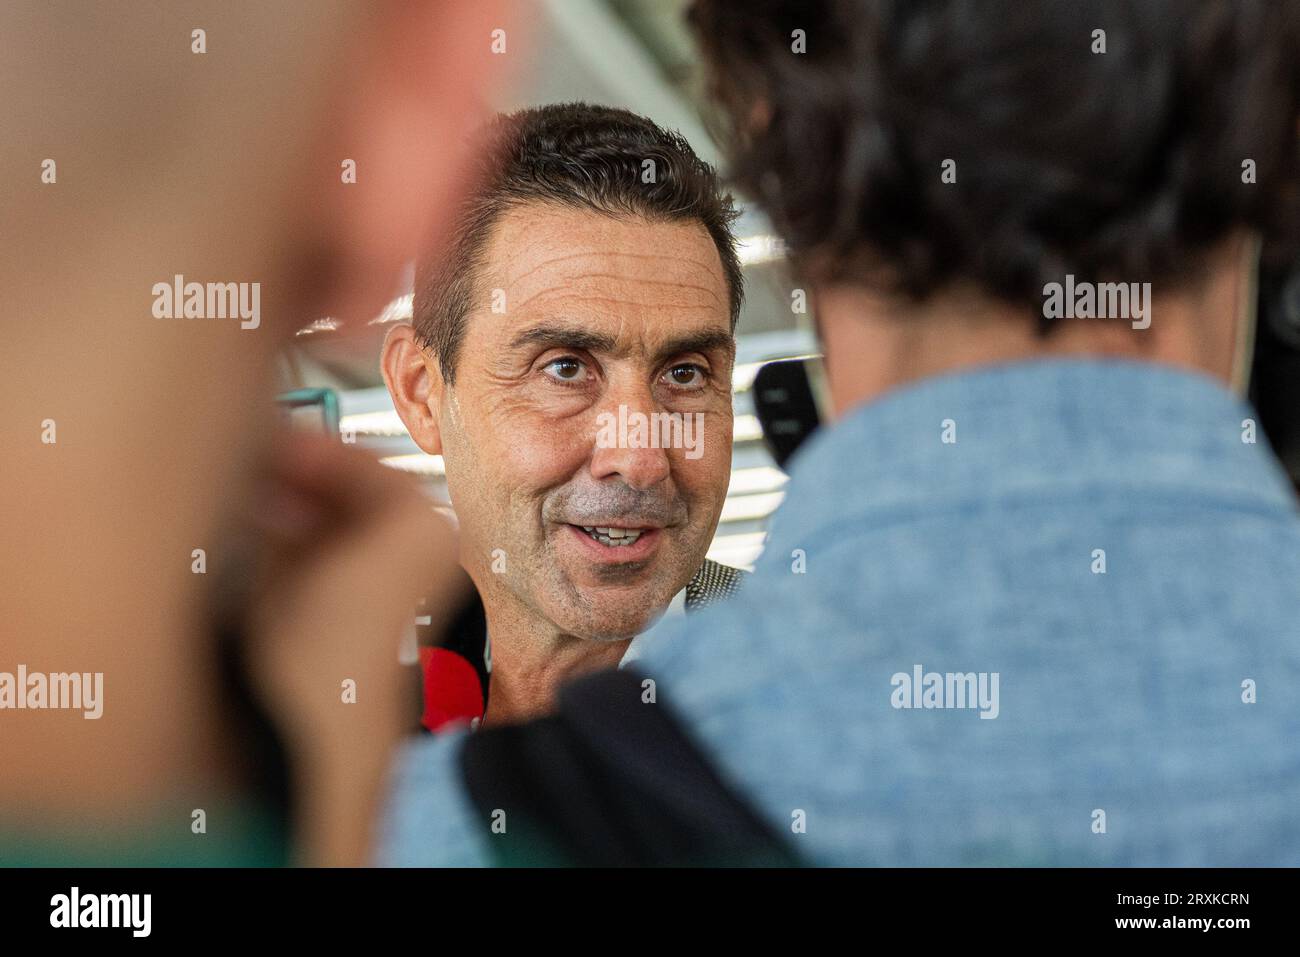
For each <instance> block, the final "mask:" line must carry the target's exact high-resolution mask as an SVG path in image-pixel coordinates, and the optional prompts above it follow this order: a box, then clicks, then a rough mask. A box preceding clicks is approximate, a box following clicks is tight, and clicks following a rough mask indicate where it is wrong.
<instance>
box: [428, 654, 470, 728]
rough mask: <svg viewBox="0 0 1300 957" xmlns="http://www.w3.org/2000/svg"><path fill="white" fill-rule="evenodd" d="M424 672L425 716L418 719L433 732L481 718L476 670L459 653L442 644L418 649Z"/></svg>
mask: <svg viewBox="0 0 1300 957" xmlns="http://www.w3.org/2000/svg"><path fill="white" fill-rule="evenodd" d="M420 670H421V672H423V674H424V716H423V717H422V718H421V719H420V723H421V724H423V725H424V727H425V728H427V729H428V730H429V731H432V732H434V733H435V734H436V733H437V732H439V731H441V730H443V729H445V728H449V727H452V726H454V725H459V724H465V723H469V722H475V721H478V720H481V719H482V718H483V690H482V687H481V686H480V683H479V676H478V672H477V671H475V670H474V666H473V665H471V664H470V663H469V662H468V661H466V660H465V658H464V657H463V656H461V655H458V654H456V652H454V651H448V650H447V649H445V648H428V647H424V648H421V649H420Z"/></svg>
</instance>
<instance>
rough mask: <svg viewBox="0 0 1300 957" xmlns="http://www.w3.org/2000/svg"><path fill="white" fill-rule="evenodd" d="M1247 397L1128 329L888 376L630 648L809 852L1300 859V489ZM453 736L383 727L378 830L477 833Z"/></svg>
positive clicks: (396, 834) (989, 858)
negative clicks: (391, 771)
mask: <svg viewBox="0 0 1300 957" xmlns="http://www.w3.org/2000/svg"><path fill="white" fill-rule="evenodd" d="M1253 416H1254V413H1253V412H1252V410H1251V409H1250V408H1249V406H1247V405H1245V404H1243V403H1242V402H1240V401H1239V400H1237V399H1236V398H1235V397H1234V396H1233V395H1231V394H1230V393H1229V392H1228V391H1227V390H1225V389H1224V388H1223V387H1222V386H1220V385H1219V384H1218V383H1217V382H1215V381H1213V380H1211V379H1209V378H1206V377H1203V376H1200V375H1197V374H1193V373H1188V372H1183V371H1178V370H1174V369H1172V368H1166V367H1160V366H1155V365H1150V364H1144V363H1136V362H1127V361H1091V360H1052V361H1036V362H1025V363H1018V364H1009V365H1003V366H991V367H983V368H979V369H976V370H972V371H966V372H963V373H960V374H954V375H948V376H942V377H935V378H930V379H925V380H922V381H919V382H916V383H914V384H912V385H910V386H907V387H905V388H901V389H898V390H896V391H894V392H891V393H889V394H887V395H885V396H883V397H882V398H880V399H879V400H878V401H875V402H873V403H870V404H869V405H866V406H864V407H862V408H860V409H857V410H855V411H854V412H852V413H851V414H850V415H848V416H846V417H845V418H844V419H843V420H841V421H840V422H838V423H836V424H835V425H834V426H833V427H829V428H825V429H823V430H821V431H820V432H819V434H818V435H816V436H815V437H814V439H813V440H812V441H810V442H809V444H808V446H807V448H806V449H804V450H801V452H800V453H799V455H798V456H797V457H796V460H795V462H794V463H793V468H792V474H791V480H790V483H789V485H788V486H787V496H786V500H785V502H784V504H783V505H782V507H781V509H780V510H779V511H778V513H777V514H776V516H775V518H774V520H773V525H772V530H771V535H770V538H769V541H768V545H767V548H766V550H765V551H764V553H763V555H762V557H761V558H760V560H759V562H758V564H757V566H756V567H755V569H754V574H753V575H752V576H750V578H749V580H748V581H747V582H746V584H745V586H744V588H743V589H742V592H741V594H740V596H739V597H738V598H737V599H735V600H733V601H732V602H731V603H728V604H725V605H719V606H716V607H714V608H711V609H709V610H707V611H705V612H702V613H701V614H699V615H697V616H695V617H693V618H692V619H689V620H687V621H678V622H670V623H664V625H662V626H661V627H660V628H659V629H657V630H656V632H655V633H653V634H652V635H651V636H650V640H648V641H647V642H646V643H645V650H644V654H643V657H642V658H641V660H640V661H639V662H638V665H637V666H638V667H639V668H640V669H641V670H643V671H645V672H646V673H647V674H649V675H650V676H652V677H653V678H654V679H655V681H656V689H657V699H658V701H659V703H661V704H663V705H664V706H666V707H667V708H670V709H671V710H672V711H673V712H674V713H675V714H676V715H678V716H679V718H681V719H682V720H683V721H684V723H685V726H686V728H687V729H688V731H689V733H691V734H692V736H693V737H694V738H695V740H696V741H697V742H698V743H699V744H700V745H701V746H702V747H703V748H704V750H705V751H706V753H708V754H709V755H710V756H711V757H712V759H713V760H714V761H715V762H716V763H717V765H718V767H719V770H720V771H721V773H722V774H723V776H724V778H725V779H727V780H729V781H730V782H731V783H732V784H734V785H735V786H737V787H738V788H739V789H740V791H741V792H742V793H744V794H745V795H746V796H747V797H748V799H749V800H750V801H751V803H752V804H753V805H754V806H755V808H756V809H757V811H758V812H759V813H760V814H761V815H762V816H763V817H764V818H766V820H767V821H768V822H769V823H770V824H771V825H772V826H773V827H774V828H776V829H777V832H778V833H782V834H785V835H787V836H788V839H789V841H790V843H791V846H792V847H793V848H794V849H795V851H796V852H798V853H800V854H802V855H803V856H804V857H805V859H806V860H808V861H810V862H813V863H822V864H881V865H964V864H971V865H984V864H987V865H1067V864H1068V865H1173V866H1186V865H1293V866H1294V865H1296V864H1300V516H1298V515H1297V509H1296V501H1295V498H1294V495H1293V492H1292V490H1291V487H1290V484H1289V483H1288V481H1287V480H1286V478H1285V476H1284V475H1283V474H1282V472H1281V470H1280V468H1279V467H1278V465H1277V464H1276V462H1275V460H1274V459H1273V457H1272V455H1271V454H1270V452H1269V450H1268V447H1267V445H1266V442H1265V440H1264V438H1263V436H1262V435H1258V437H1257V438H1258V441H1256V442H1253V443H1252V442H1249V441H1245V439H1249V438H1250V437H1251V436H1250V433H1249V429H1250V426H1249V425H1248V424H1247V423H1246V420H1252V419H1253ZM995 676H996V677H995ZM995 691H996V694H994V692H995ZM981 693H982V694H983V697H981ZM462 738H463V736H461V735H452V736H447V737H442V738H438V739H434V740H426V741H421V742H419V743H416V744H414V745H412V746H411V747H410V748H409V749H408V750H407V752H406V753H405V754H404V755H403V756H402V758H401V760H400V762H399V765H398V768H397V771H396V774H395V780H394V791H393V797H392V801H391V803H390V812H389V815H388V817H387V820H386V825H385V828H384V837H383V841H382V846H381V851H380V860H381V862H383V863H388V864H444V863H445V864H477V863H485V862H486V860H487V857H486V848H487V844H486V842H487V841H490V840H491V839H492V835H491V833H490V830H489V828H488V822H487V821H486V820H479V818H478V817H477V816H475V815H472V814H471V813H470V811H469V808H468V805H467V804H466V802H465V798H464V796H463V793H462V791H461V788H460V785H459V779H458V773H457V767H456V762H455V751H456V749H457V748H458V747H459V746H460V744H461V742H462Z"/></svg>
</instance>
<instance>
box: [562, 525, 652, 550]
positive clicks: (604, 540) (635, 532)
mask: <svg viewBox="0 0 1300 957" xmlns="http://www.w3.org/2000/svg"><path fill="white" fill-rule="evenodd" d="M574 527H575V528H580V529H582V530H583V531H584V532H586V533H587V535H588V536H589V537H590V538H592V539H594V540H595V541H598V542H600V544H602V545H608V546H609V547H611V548H624V547H626V546H628V545H634V544H636V540H637V539H638V538H640V537H641V536H642V534H644V532H645V531H646V529H643V528H609V527H605V526H601V525H576V526H574Z"/></svg>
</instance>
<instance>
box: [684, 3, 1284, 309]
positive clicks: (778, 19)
mask: <svg viewBox="0 0 1300 957" xmlns="http://www.w3.org/2000/svg"><path fill="white" fill-rule="evenodd" d="M688 16H689V19H690V22H691V23H692V25H693V28H694V31H695V33H696V35H697V39H698V42H699V44H700V46H701V47H702V50H703V55H704V59H705V61H706V63H707V66H708V70H707V72H708V74H709V82H710V85H711V87H712V89H713V92H714V93H715V95H716V97H717V100H718V101H719V103H720V104H721V110H720V112H719V118H720V119H721V124H720V125H721V127H722V129H721V135H722V137H723V139H724V140H725V141H726V145H727V151H728V153H729V154H730V158H731V161H732V163H733V168H732V170H731V172H732V175H733V177H734V179H735V180H736V182H737V185H738V186H739V187H740V188H741V189H742V190H743V191H744V192H746V193H748V194H749V195H750V196H751V197H752V198H754V199H755V200H757V201H758V203H759V205H761V206H763V207H764V208H765V209H766V210H767V211H768V212H769V213H770V215H771V216H772V218H773V221H774V223H775V226H776V229H777V231H778V232H779V233H781V234H782V236H783V238H784V239H785V240H786V244H787V247H788V248H789V250H790V252H791V254H792V257H793V259H794V260H795V265H796V267H798V268H799V269H800V271H801V272H804V273H805V274H806V275H808V276H809V277H810V278H811V279H812V280H813V281H814V282H816V281H822V282H848V283H857V284H861V285H866V286H869V287H872V288H876V289H879V290H881V291H884V292H886V293H890V294H905V295H906V296H907V297H910V298H911V299H913V300H922V299H925V298H927V297H928V296H930V295H932V294H933V293H936V292H938V291H940V290H942V289H944V288H945V287H952V286H955V285H958V284H965V283H973V284H975V285H976V286H978V287H980V288H982V289H984V290H985V291H987V292H990V293H992V294H993V295H995V296H997V297H999V298H1001V299H1003V300H1006V301H1011V302H1013V303H1020V304H1024V305H1026V306H1030V305H1032V306H1033V309H1034V314H1035V315H1037V316H1038V317H1039V318H1040V322H1042V323H1043V325H1042V326H1041V329H1042V330H1043V331H1044V332H1046V331H1048V328H1049V325H1050V321H1048V320H1046V319H1044V318H1043V316H1042V314H1043V310H1042V308H1041V306H1042V289H1043V286H1044V285H1045V284H1046V283H1047V282H1050V281H1054V280H1059V279H1060V278H1061V276H1062V275H1063V274H1065V273H1075V274H1081V275H1087V276H1089V277H1090V278H1096V279H1101V280H1113V279H1124V280H1126V281H1133V280H1134V279H1135V278H1136V277H1142V278H1143V279H1144V280H1148V281H1156V282H1160V281H1165V280H1168V281H1171V282H1173V283H1174V284H1175V285H1180V286H1181V285H1183V284H1184V283H1188V282H1190V281H1192V280H1194V277H1195V275H1196V273H1197V271H1198V268H1199V267H1200V266H1202V265H1203V263H1204V254H1205V253H1206V252H1207V251H1208V250H1209V249H1210V247H1211V246H1213V245H1214V244H1215V243H1216V242H1218V241H1221V240H1222V239H1223V238H1225V237H1226V236H1227V235H1228V234H1229V233H1230V232H1231V231H1232V230H1233V229H1234V228H1236V227H1248V228H1254V229H1257V230H1259V231H1260V232H1261V233H1262V234H1263V236H1264V237H1265V240H1266V248H1269V246H1270V244H1271V248H1273V249H1274V250H1275V251H1277V252H1279V253H1280V254H1282V255H1283V256H1293V255H1295V252H1296V242H1295V241H1296V221H1297V203H1298V201H1300V186H1298V177H1300V165H1298V164H1297V139H1298V135H1297V117H1298V116H1300V40H1298V39H1297V38H1298V37H1300V26H1298V25H1297V21H1298V20H1300V6H1297V5H1296V4H1294V3H1282V2H1274V0H1238V2H1233V3H1225V2H1220V0H1141V2H1134V0H1069V2H1052V3H1027V2H1024V0H1015V2H982V3H977V2H970V0H898V2H892V0H750V2H748V3H746V4H745V9H744V11H743V13H739V14H738V13H737V12H736V9H735V7H734V5H733V4H731V3H728V2H725V0H696V2H695V4H694V6H693V7H692V9H691V11H690V13H689V15H688ZM798 30H801V31H803V42H804V43H806V52H795V45H796V44H797V43H798V42H799V40H800V37H799V35H798V34H796V33H795V31H798ZM1094 30H1104V31H1105V37H1104V40H1105V44H1106V46H1105V52H1104V53H1100V52H1099V53H1094V52H1093V47H1094V44H1095V42H1096V39H1097V38H1096V37H1094V34H1093V31H1094ZM946 159H952V160H955V164H956V165H955V174H956V181H955V182H950V183H946V182H943V181H942V178H941V175H940V174H941V171H942V168H943V164H944V161H945V160H946ZM1248 159H1249V160H1253V161H1254V164H1255V173H1256V179H1257V182H1256V183H1254V184H1248V183H1244V182H1243V162H1244V161H1245V160H1248ZM950 169H951V167H950Z"/></svg>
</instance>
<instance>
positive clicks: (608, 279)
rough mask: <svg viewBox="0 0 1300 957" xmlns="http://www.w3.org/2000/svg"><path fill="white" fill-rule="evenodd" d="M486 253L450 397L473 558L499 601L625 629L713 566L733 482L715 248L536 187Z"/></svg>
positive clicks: (727, 362)
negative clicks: (541, 200)
mask: <svg viewBox="0 0 1300 957" xmlns="http://www.w3.org/2000/svg"><path fill="white" fill-rule="evenodd" d="M484 261H485V265H484V267H483V268H482V269H481V270H480V272H479V273H478V277H477V278H478V288H479V290H480V293H481V295H480V299H481V305H480V306H479V307H478V308H476V309H475V310H473V311H472V312H471V314H470V315H469V317H468V318H467V321H466V332H465V336H464V338H463V339H462V341H461V345H460V350H459V353H458V358H457V364H456V373H455V381H454V385H452V386H449V387H447V388H445V389H444V390H443V392H442V397H441V401H440V403H439V408H438V409H437V410H436V411H437V414H438V418H439V424H440V432H441V436H442V445H443V454H444V457H445V460H446V466H447V482H448V488H449V492H450V494H451V498H452V503H453V505H454V506H455V508H456V512H457V515H458V517H459V519H460V523H461V529H462V536H463V537H462V556H463V561H464V562H465V564H466V566H467V567H468V568H469V570H470V572H471V574H472V575H473V576H474V578H475V580H476V582H477V583H478V585H479V588H480V590H481V591H482V592H483V594H484V598H485V601H486V602H487V603H488V607H489V614H490V615H491V614H492V613H493V610H494V609H493V606H494V603H497V608H498V609H500V612H501V613H505V614H509V615H511V617H513V618H515V619H516V620H520V619H522V620H532V621H533V622H535V623H540V624H541V626H542V627H543V628H550V627H554V629H556V630H558V631H559V632H562V633H566V634H573V635H578V636H582V637H588V638H603V639H616V638H626V637H629V636H631V635H634V634H636V633H637V632H638V631H640V630H641V629H642V628H643V627H644V626H645V625H646V624H647V623H648V622H649V621H650V620H651V619H652V618H653V617H654V616H655V615H657V614H658V613H659V612H661V611H662V610H663V609H664V608H665V607H666V606H667V605H668V603H669V602H670V601H671V600H672V597H673V595H674V594H675V593H676V592H677V591H679V590H680V589H681V588H683V587H684V586H685V584H686V583H687V582H688V581H689V580H690V578H691V577H692V576H693V575H694V574H695V572H696V571H697V570H698V569H699V567H700V564H701V563H702V562H703V560H704V555H705V552H706V551H707V550H708V546H709V542H710V541H711V540H712V538H713V532H714V529H715V528H716V526H717V523H718V516H719V514H720V513H721V510H722V504H723V501H724V499H725V497H726V491H727V484H728V481H729V478H730V471H731V432H732V411H731V372H732V364H733V360H734V357H735V345H734V340H733V338H732V335H731V331H730V306H729V302H730V300H729V291H728V288H727V284H726V280H725V278H724V276H723V272H722V266H721V261H720V259H719V257H718V252H717V249H716V247H715V246H714V244H713V241H712V239H711V238H710V237H709V234H708V232H707V230H706V229H705V228H704V226H703V224H701V223H698V222H695V223H651V222H647V221H645V220H643V219H640V218H614V217H609V216H604V215H600V214H597V213H593V212H588V211H584V210H577V209H569V208H564V207H557V206H553V205H546V204H537V203H534V204H527V205H524V206H522V207H518V208H516V209H513V210H510V211H508V212H506V213H505V214H504V215H502V217H501V218H500V219H499V220H498V221H497V223H496V224H495V227H494V229H493V232H492V235H491V236H490V237H489V241H488V243H487V246H486V250H485V257H484ZM494 304H495V307H496V309H497V310H498V311H494ZM655 413H658V416H655V415H654V414H655ZM666 414H671V415H666ZM674 420H675V422H674ZM643 422H644V423H645V424H646V426H647V427H646V428H644V429H640V430H639V429H638V426H639V425H641V424H642V423H643ZM623 423H626V428H624V427H623ZM646 446H650V447H646ZM655 446H659V447H655ZM664 446H669V447H664ZM588 529H592V530H596V529H601V530H607V531H608V533H607V534H602V532H600V531H588ZM503 606H504V607H503Z"/></svg>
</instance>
